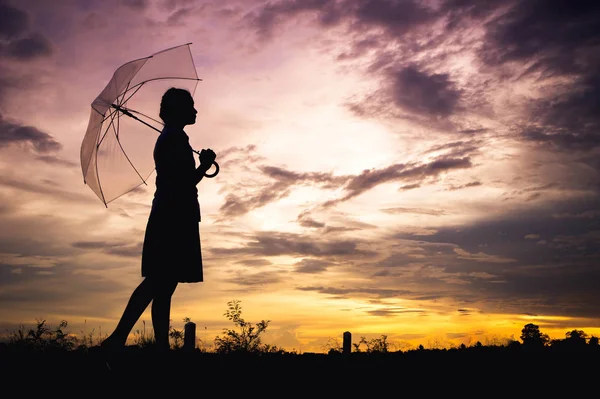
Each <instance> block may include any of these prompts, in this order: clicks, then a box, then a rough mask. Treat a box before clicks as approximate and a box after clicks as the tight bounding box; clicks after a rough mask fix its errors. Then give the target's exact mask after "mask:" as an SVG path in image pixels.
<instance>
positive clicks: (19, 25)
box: [0, 4, 30, 40]
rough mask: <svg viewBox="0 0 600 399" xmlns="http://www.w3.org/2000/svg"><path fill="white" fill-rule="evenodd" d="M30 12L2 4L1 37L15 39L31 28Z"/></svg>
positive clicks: (0, 11)
mask: <svg viewBox="0 0 600 399" xmlns="http://www.w3.org/2000/svg"><path fill="white" fill-rule="evenodd" d="M29 20H30V18H29V14H27V13H26V12H25V11H22V10H20V9H18V8H15V7H12V6H10V5H8V4H0V39H8V40H11V39H14V38H16V37H18V36H20V35H21V34H23V33H25V32H26V31H27V29H29Z"/></svg>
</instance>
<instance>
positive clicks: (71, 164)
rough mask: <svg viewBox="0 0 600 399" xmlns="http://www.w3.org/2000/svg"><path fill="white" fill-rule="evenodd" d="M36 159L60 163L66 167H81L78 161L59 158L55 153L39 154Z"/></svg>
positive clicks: (54, 163) (49, 162)
mask: <svg viewBox="0 0 600 399" xmlns="http://www.w3.org/2000/svg"><path fill="white" fill-rule="evenodd" d="M35 159H37V160H39V161H42V162H44V163H47V164H49V165H60V166H66V167H79V164H78V163H76V162H71V161H68V160H66V159H62V158H59V157H57V156H54V155H39V156H37V157H35Z"/></svg>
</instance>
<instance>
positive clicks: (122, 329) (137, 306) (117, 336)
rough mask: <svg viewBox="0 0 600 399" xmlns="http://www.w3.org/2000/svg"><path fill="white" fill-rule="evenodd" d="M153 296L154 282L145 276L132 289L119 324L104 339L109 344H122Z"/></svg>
mask: <svg viewBox="0 0 600 399" xmlns="http://www.w3.org/2000/svg"><path fill="white" fill-rule="evenodd" d="M153 297H154V284H152V282H151V281H150V280H148V279H147V278H145V279H144V280H143V281H142V282H141V283H140V285H138V286H137V288H136V289H135V290H134V291H133V293H132V294H131V297H130V298H129V302H128V303H127V306H126V307H125V311H124V312H123V315H122V316H121V320H119V324H117V327H116V328H115V330H114V331H113V333H112V334H111V335H110V336H109V337H108V338H107V339H106V341H108V344H110V345H111V346H113V345H114V346H124V345H125V343H126V342H127V337H128V336H129V333H130V332H131V330H132V329H133V326H135V323H137V321H138V320H139V318H140V317H141V316H142V313H144V310H146V308H147V307H148V305H149V304H150V302H151V301H152V299H153Z"/></svg>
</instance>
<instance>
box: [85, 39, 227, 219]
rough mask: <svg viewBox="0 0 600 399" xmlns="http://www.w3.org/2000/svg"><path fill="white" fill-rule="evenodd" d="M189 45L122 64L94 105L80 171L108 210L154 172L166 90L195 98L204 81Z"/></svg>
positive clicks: (217, 166)
mask: <svg viewBox="0 0 600 399" xmlns="http://www.w3.org/2000/svg"><path fill="white" fill-rule="evenodd" d="M190 44H191V43H187V44H183V45H180V46H176V47H172V48H169V49H166V50H163V51H160V52H158V53H155V54H152V55H150V56H148V57H144V58H139V59H137V60H134V61H130V62H127V63H126V64H123V65H121V66H120V67H119V68H117V70H116V71H115V72H114V74H113V76H112V79H111V80H110V81H109V82H108V84H107V85H106V87H105V88H104V90H102V92H101V93H100V94H99V95H98V97H96V99H95V100H94V101H93V102H92V109H91V113H90V119H89V123H88V126H87V130H86V132H85V136H84V138H83V142H82V144H81V153H80V157H81V170H82V172H83V180H84V183H85V184H87V185H88V186H89V187H90V188H91V189H92V191H93V192H94V193H95V194H96V195H97V196H98V198H100V200H101V201H102V202H103V203H104V205H105V206H106V207H108V203H109V202H111V201H113V200H115V199H117V198H119V197H120V196H122V195H124V194H126V193H129V192H131V191H132V190H134V189H136V188H137V187H139V186H140V185H142V184H147V183H146V181H147V180H148V178H149V177H150V175H151V174H152V173H153V172H154V168H155V165H154V158H153V150H154V144H155V142H156V138H157V136H156V132H158V133H160V132H161V130H162V127H163V123H162V121H161V120H160V117H159V116H158V114H159V111H160V100H161V98H162V95H163V94H164V92H165V91H166V90H167V89H169V88H170V87H179V88H183V89H187V90H189V91H190V93H191V94H192V96H193V95H194V92H195V90H196V86H197V85H198V82H199V81H201V79H199V78H198V75H197V73H196V67H195V65H194V60H193V58H192V53H191V50H190ZM152 130H154V131H155V132H152ZM193 151H194V152H195V153H197V154H199V152H198V151H196V150H193ZM214 166H215V171H214V172H213V173H212V174H206V176H207V177H214V176H216V175H217V173H218V172H219V165H218V164H217V163H216V162H215V163H214Z"/></svg>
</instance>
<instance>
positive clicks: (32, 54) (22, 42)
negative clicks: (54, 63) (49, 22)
mask: <svg viewBox="0 0 600 399" xmlns="http://www.w3.org/2000/svg"><path fill="white" fill-rule="evenodd" d="M5 52H6V54H7V55H8V56H9V57H12V58H16V59H19V60H22V61H26V60H32V59H35V58H39V57H47V56H50V55H52V54H53V52H54V51H53V45H52V43H51V42H50V40H48V39H47V38H46V37H45V36H42V35H41V34H33V35H31V36H29V37H25V38H22V39H18V40H15V41H11V42H10V43H9V44H8V46H7V47H6V49H5Z"/></svg>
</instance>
